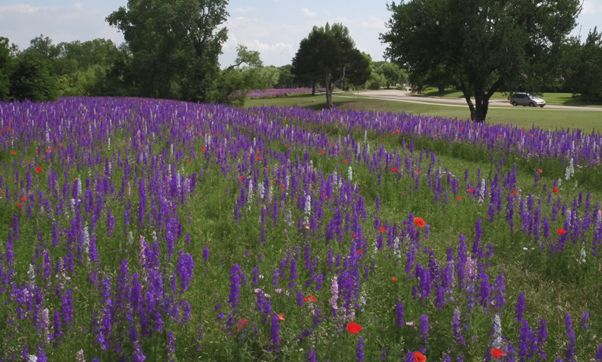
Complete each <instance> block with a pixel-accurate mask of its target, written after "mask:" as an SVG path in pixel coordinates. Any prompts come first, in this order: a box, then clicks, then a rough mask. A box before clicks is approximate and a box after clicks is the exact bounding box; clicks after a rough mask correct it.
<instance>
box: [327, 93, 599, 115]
mask: <svg viewBox="0 0 602 362" xmlns="http://www.w3.org/2000/svg"><path fill="white" fill-rule="evenodd" d="M346 94H348V95H343V94H338V95H337V96H338V97H344V98H357V97H358V92H349V93H346ZM359 97H360V98H370V99H383V100H391V101H398V102H407V103H416V104H431V105H439V106H447V107H464V108H466V107H468V106H467V104H466V101H465V100H464V99H459V98H442V97H428V96H415V95H410V92H408V91H402V90H395V89H383V90H375V91H360V92H359ZM512 107H513V106H512V105H511V104H510V103H509V102H508V100H506V99H495V98H494V99H491V100H490V102H489V109H496V108H498V109H503V108H512ZM516 108H521V106H519V107H516ZM546 109H554V110H569V111H599V112H602V107H592V106H589V107H588V106H561V105H555V104H547V105H546V106H545V107H544V108H543V110H546Z"/></svg>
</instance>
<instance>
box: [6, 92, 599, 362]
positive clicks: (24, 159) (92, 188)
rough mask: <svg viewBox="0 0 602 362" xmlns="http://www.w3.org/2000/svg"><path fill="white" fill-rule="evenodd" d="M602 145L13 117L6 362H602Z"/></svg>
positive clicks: (503, 133)
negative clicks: (601, 162)
mask: <svg viewBox="0 0 602 362" xmlns="http://www.w3.org/2000/svg"><path fill="white" fill-rule="evenodd" d="M601 145H602V136H601V135H600V134H599V133H586V132H582V131H578V130H568V129H567V130H558V131H555V132H549V131H542V130H540V129H537V128H533V129H524V130H523V129H518V128H516V127H511V126H506V127H503V126H490V125H486V124H485V125H484V124H474V123H471V122H468V121H461V120H456V119H438V118H437V119H434V118H427V117H418V116H412V115H406V114H379V113H373V112H342V111H337V110H333V111H323V112H314V111H311V110H307V109H302V108H270V107H264V108H253V109H238V108H231V107H226V106H220V105H203V104H193V103H181V102H171V101H163V100H150V99H148V100H147V99H126V98H62V99H60V100H59V101H58V102H53V103H20V104H19V103H14V104H13V103H0V220H1V221H2V222H3V224H2V225H3V226H2V228H0V240H2V246H1V247H0V302H1V304H0V326H1V328H0V361H38V362H42V361H74V360H75V361H166V360H167V361H197V360H203V361H205V360H207V361H232V360H235V361H326V360H328V361H332V362H334V361H355V360H357V361H412V362H414V361H420V362H422V361H426V360H428V361H492V360H499V361H547V360H549V361H566V362H569V361H578V360H579V361H602V315H601V314H602V313H600V311H602V262H601V256H600V254H601V253H602V250H601V249H600V246H601V244H602V211H601V210H600V198H601V197H602V190H600V186H599V185H601V184H602V171H601V169H600V159H601V157H602V149H601Z"/></svg>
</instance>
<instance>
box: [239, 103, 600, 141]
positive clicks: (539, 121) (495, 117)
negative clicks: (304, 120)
mask: <svg viewBox="0 0 602 362" xmlns="http://www.w3.org/2000/svg"><path fill="white" fill-rule="evenodd" d="M332 99H333V103H334V105H335V107H336V108H339V109H341V110H357V111H379V112H393V113H402V112H405V113H412V114H416V115H427V116H432V117H447V118H459V119H468V118H469V116H470V112H469V110H468V106H462V105H454V106H439V105H430V104H418V103H409V102H397V101H389V100H381V99H368V98H362V97H361V94H360V97H359V98H357V95H353V94H352V93H339V94H335V95H333V98H332ZM264 105H268V106H277V107H292V106H299V107H307V108H311V109H314V110H320V109H324V108H325V106H326V96H325V95H323V94H321V95H315V96H312V95H311V94H299V95H291V96H288V97H282V98H271V99H253V100H248V101H247V102H245V107H260V106H264ZM487 122H489V123H493V124H503V125H506V124H512V125H514V126H517V127H520V128H531V127H532V126H533V125H534V126H535V127H541V128H543V129H561V128H565V129H566V128H571V129H573V128H577V129H582V130H585V131H588V132H591V130H592V129H595V130H602V112H599V111H584V110H580V111H574V110H564V109H551V108H529V107H507V108H501V107H497V108H496V107H493V108H490V109H489V113H488V114H487Z"/></svg>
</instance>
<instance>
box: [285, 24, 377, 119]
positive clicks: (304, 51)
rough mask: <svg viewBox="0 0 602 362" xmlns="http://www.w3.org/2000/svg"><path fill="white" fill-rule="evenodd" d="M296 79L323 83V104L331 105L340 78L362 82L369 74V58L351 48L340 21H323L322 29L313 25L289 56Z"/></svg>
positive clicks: (353, 47)
mask: <svg viewBox="0 0 602 362" xmlns="http://www.w3.org/2000/svg"><path fill="white" fill-rule="evenodd" d="M292 73H293V74H294V75H295V77H296V78H297V79H300V80H305V81H308V80H310V81H312V82H313V84H314V85H315V83H316V82H317V80H320V81H323V82H324V87H325V88H326V106H327V107H328V108H333V107H334V106H333V104H332V91H333V89H334V88H336V87H337V85H338V84H339V83H340V82H342V81H343V80H345V79H347V81H348V82H349V83H350V84H354V85H361V84H364V83H365V82H366V81H367V80H368V78H369V77H370V73H371V72H370V60H369V59H367V58H366V57H365V56H364V55H363V54H362V53H361V52H360V51H359V50H357V49H356V48H355V43H354V42H353V39H351V36H350V35H349V30H348V29H347V28H346V27H345V26H343V25H342V24H336V23H335V24H333V25H332V26H330V25H329V24H328V23H326V26H325V27H323V28H318V27H316V26H314V28H313V29H312V31H311V33H310V34H309V36H308V37H307V38H306V39H303V40H302V41H301V43H300V45H299V50H298V51H297V53H296V54H295V57H294V58H293V71H292Z"/></svg>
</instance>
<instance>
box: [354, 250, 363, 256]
mask: <svg viewBox="0 0 602 362" xmlns="http://www.w3.org/2000/svg"><path fill="white" fill-rule="evenodd" d="M362 251H363V250H362V249H360V250H358V251H356V252H355V253H356V254H357V255H359V254H361V253H362Z"/></svg>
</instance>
